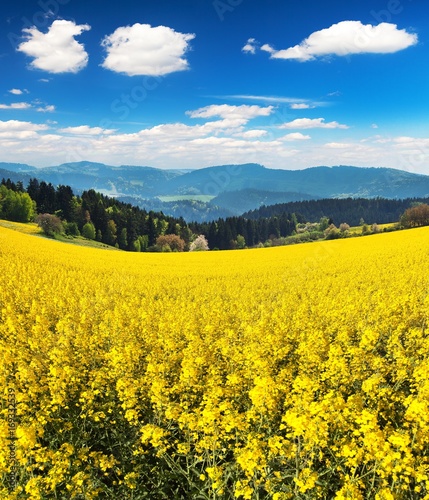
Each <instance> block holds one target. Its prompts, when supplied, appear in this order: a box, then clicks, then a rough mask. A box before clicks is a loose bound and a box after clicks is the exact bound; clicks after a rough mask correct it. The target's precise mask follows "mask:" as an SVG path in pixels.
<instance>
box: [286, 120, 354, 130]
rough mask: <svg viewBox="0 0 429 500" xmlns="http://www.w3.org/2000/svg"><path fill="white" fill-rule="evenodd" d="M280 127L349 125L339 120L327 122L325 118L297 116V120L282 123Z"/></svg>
mask: <svg viewBox="0 0 429 500" xmlns="http://www.w3.org/2000/svg"><path fill="white" fill-rule="evenodd" d="M279 128H282V129H283V128H287V129H308V128H329V129H333V128H340V129H347V128H349V127H348V126H347V125H343V124H341V123H338V122H335V121H334V122H327V123H325V119H324V118H297V119H296V120H292V121H291V122H287V123H284V124H283V125H280V127H279Z"/></svg>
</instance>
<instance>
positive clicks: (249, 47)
mask: <svg viewBox="0 0 429 500" xmlns="http://www.w3.org/2000/svg"><path fill="white" fill-rule="evenodd" d="M257 47H258V42H257V41H256V40H255V39H254V38H249V39H248V40H247V42H246V45H244V47H243V48H242V49H241V50H242V52H245V53H248V54H256V49H257Z"/></svg>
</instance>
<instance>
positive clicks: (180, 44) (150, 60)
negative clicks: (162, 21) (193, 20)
mask: <svg viewBox="0 0 429 500" xmlns="http://www.w3.org/2000/svg"><path fill="white" fill-rule="evenodd" d="M194 38H195V35H194V34H191V33H179V32H177V31H175V30H174V29H172V28H168V27H167V26H156V27H152V26H151V25H150V24H139V23H136V24H134V25H133V26H122V27H120V28H117V29H116V30H115V31H114V32H113V33H112V34H111V35H108V36H106V37H105V38H104V39H103V41H102V46H103V47H104V48H105V49H106V51H107V56H106V58H105V60H104V61H103V64H102V66H103V67H104V68H106V69H109V70H112V71H115V72H117V73H125V74H126V75H129V76H136V75H148V76H163V75H167V74H169V73H174V72H176V71H184V70H187V69H188V68H189V63H188V61H187V59H186V58H185V57H184V56H185V54H186V52H187V51H188V50H189V43H190V41H191V40H193V39H194Z"/></svg>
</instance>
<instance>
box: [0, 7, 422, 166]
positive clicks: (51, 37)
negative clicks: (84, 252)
mask: <svg viewBox="0 0 429 500" xmlns="http://www.w3.org/2000/svg"><path fill="white" fill-rule="evenodd" d="M0 12H1V15H0V75H1V78H0V161H13V162H22V163H29V164H31V165H35V166H50V165H55V164H60V163H65V162H69V161H81V160H90V161H100V162H104V163H108V164H110V165H121V164H132V165H149V166H154V167H159V168H201V167H206V166H210V165H220V164H225V163H245V162H256V163H261V164H263V165H265V166H267V167H270V168H285V169H301V168H306V167H310V166H317V165H328V166H331V165H341V164H342V165H356V166H380V167H393V168H400V169H403V170H407V171H411V172H418V173H425V174H429V134H428V132H429V128H428V116H429V23H428V20H429V10H428V8H427V1H426V0H370V1H369V0H351V1H348V2H345V1H344V0H341V1H340V0H332V1H326V2H319V1H318V2H316V1H313V0H301V1H297V0H295V1H292V0H291V1H289V0H184V1H179V0H156V1H155V0H151V1H147V0H140V1H139V2H135V1H133V0H122V1H121V2H110V1H105V0H91V1H88V0H37V1H24V0H13V1H12V0H6V1H3V2H2V3H1V5H0Z"/></svg>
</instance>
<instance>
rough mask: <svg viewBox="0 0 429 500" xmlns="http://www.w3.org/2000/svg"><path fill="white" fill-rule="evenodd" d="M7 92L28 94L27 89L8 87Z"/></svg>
mask: <svg viewBox="0 0 429 500" xmlns="http://www.w3.org/2000/svg"><path fill="white" fill-rule="evenodd" d="M9 93H10V94H13V95H22V94H28V90H27V89H23V90H21V89H10V90H9Z"/></svg>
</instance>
